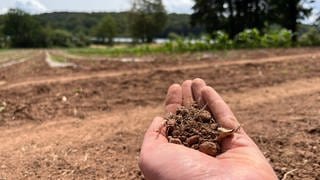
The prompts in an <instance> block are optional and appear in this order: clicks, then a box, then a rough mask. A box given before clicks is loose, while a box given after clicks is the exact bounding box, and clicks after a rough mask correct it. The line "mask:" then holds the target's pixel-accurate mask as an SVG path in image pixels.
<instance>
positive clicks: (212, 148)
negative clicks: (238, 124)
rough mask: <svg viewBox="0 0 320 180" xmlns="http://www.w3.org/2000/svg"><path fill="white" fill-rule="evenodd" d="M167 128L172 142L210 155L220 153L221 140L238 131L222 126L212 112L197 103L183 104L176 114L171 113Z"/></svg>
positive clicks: (167, 133)
mask: <svg viewBox="0 0 320 180" xmlns="http://www.w3.org/2000/svg"><path fill="white" fill-rule="evenodd" d="M166 128H167V129H166V136H167V138H168V140H169V142H170V143H174V144H181V145H184V146H186V147H189V148H192V149H195V150H199V151H200V152H203V153H205V154H207V155H210V156H217V155H219V154H220V153H221V148H220V143H221V141H222V140H223V139H224V138H226V137H228V136H230V135H232V134H233V133H234V132H235V131H236V130H235V129H226V128H223V127H220V126H219V124H218V123H217V121H216V120H215V119H214V117H213V116H212V115H211V113H210V112H209V111H207V110H205V107H199V106H198V105H197V104H193V105H192V106H191V107H188V108H187V107H183V106H182V107H180V108H179V109H177V111H176V114H170V115H169V117H168V118H167V122H166Z"/></svg>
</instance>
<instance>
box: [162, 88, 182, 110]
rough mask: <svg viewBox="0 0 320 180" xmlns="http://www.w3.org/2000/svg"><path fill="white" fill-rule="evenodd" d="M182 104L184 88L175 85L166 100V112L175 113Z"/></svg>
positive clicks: (170, 89)
mask: <svg viewBox="0 0 320 180" xmlns="http://www.w3.org/2000/svg"><path fill="white" fill-rule="evenodd" d="M181 104H182V88H181V86H180V85H179V84H173V85H171V86H170V87H169V89H168V93H167V97H166V100H165V106H166V111H167V112H168V113H169V112H170V113H175V112H176V110H177V108H178V107H180V106H181Z"/></svg>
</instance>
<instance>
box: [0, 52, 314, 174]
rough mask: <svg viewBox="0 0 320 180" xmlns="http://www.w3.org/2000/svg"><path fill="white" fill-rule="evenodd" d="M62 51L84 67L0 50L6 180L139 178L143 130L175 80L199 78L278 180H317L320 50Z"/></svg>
mask: <svg viewBox="0 0 320 180" xmlns="http://www.w3.org/2000/svg"><path fill="white" fill-rule="evenodd" d="M50 53H52V54H54V53H60V54H64V53H62V52H57V51H50ZM64 55H65V56H66V57H67V58H68V62H70V63H74V64H76V65H77V66H74V67H66V68H54V67H50V66H49V65H48V64H47V62H46V61H45V59H46V52H45V51H42V50H39V51H36V50H34V51H22V52H19V51H17V52H9V53H5V54H4V52H1V53H0V59H3V60H0V91H1V93H0V131H1V133H0V144H1V146H0V179H36V178H39V179H140V178H142V177H143V176H142V175H141V172H140V171H139V169H138V166H137V159H138V156H139V151H140V145H141V142H142V138H143V134H144V131H145V130H146V128H147V126H148V125H149V123H150V122H151V120H152V119H153V117H155V116H157V115H164V112H163V107H162V103H163V99H164V97H165V94H166V90H167V88H168V86H169V85H170V84H172V83H181V82H182V81H183V80H185V79H194V78H197V77H200V78H203V79H204V80H206V81H207V83H208V84H209V85H211V86H213V87H214V88H215V89H216V90H217V91H218V92H220V93H221V94H222V95H223V97H224V99H225V100H226V101H227V102H228V103H229V104H230V106H231V107H232V109H233V110H234V112H235V113H236V115H237V117H238V119H239V121H240V122H241V124H242V125H243V127H244V129H245V130H246V131H247V132H248V134H249V135H250V136H251V137H252V138H253V139H254V140H255V142H256V143H257V144H258V145H259V147H260V148H261V150H262V151H263V152H264V154H265V156H266V157H267V158H268V159H269V161H270V163H271V164H272V166H273V167H274V169H275V171H276V173H277V174H278V177H279V178H280V179H282V178H283V179H314V180H318V179H319V177H320V157H319V154H320V49H317V48H313V49H280V50H272V49H271V50H252V51H245V50H241V51H231V52H228V53H226V52H224V53H221V52H219V53H199V54H183V55H172V56H167V55H157V56H152V57H144V58H146V59H148V60H150V59H152V60H154V61H151V62H120V61H117V59H107V58H99V59H98V58H85V57H78V56H73V55H66V54H64ZM142 59H143V58H142ZM12 62H15V63H12Z"/></svg>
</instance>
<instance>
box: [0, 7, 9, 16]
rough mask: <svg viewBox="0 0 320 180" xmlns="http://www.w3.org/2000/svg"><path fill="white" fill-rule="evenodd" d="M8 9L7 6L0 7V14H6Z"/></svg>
mask: <svg viewBox="0 0 320 180" xmlns="http://www.w3.org/2000/svg"><path fill="white" fill-rule="evenodd" d="M8 11H9V9H8V8H1V9H0V15H1V14H6V13H7V12H8Z"/></svg>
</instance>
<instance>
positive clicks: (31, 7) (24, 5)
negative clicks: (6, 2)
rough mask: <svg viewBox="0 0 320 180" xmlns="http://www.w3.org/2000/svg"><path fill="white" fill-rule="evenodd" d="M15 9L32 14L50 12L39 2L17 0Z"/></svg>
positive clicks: (35, 0) (34, 0) (36, 0)
mask: <svg viewBox="0 0 320 180" xmlns="http://www.w3.org/2000/svg"><path fill="white" fill-rule="evenodd" d="M14 8H18V9H21V10H23V11H26V12H28V13H31V14H39V13H44V12H46V11H48V9H47V8H46V7H45V6H44V5H43V4H41V3H40V2H39V1H38V0H17V1H16V2H15V5H14Z"/></svg>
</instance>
